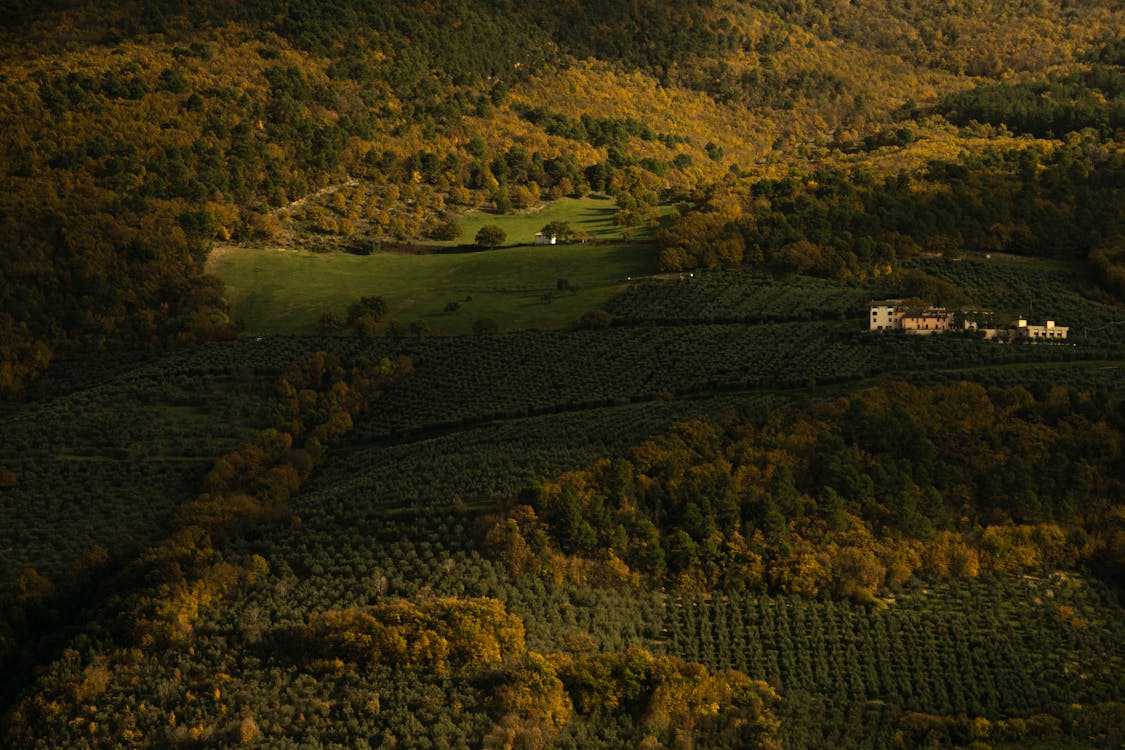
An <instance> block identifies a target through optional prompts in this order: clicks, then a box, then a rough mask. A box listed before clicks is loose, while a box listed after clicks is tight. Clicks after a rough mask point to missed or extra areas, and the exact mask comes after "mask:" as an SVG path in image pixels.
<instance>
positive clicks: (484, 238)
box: [475, 224, 508, 247]
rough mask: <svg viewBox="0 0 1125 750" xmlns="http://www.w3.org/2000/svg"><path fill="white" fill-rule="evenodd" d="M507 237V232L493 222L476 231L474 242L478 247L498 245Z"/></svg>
mask: <svg viewBox="0 0 1125 750" xmlns="http://www.w3.org/2000/svg"><path fill="white" fill-rule="evenodd" d="M507 239H508V234H507V233H506V232H505V231H504V230H503V229H501V228H500V227H498V226H496V225H495V224H485V225H484V226H483V227H481V228H480V231H478V232H477V236H476V240H475V242H476V244H477V246H479V247H500V246H501V245H503V244H504V241H505V240H507Z"/></svg>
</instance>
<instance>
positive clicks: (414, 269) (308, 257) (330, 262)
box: [207, 244, 656, 334]
mask: <svg viewBox="0 0 1125 750" xmlns="http://www.w3.org/2000/svg"><path fill="white" fill-rule="evenodd" d="M655 268H656V251H655V249H654V248H653V247H651V246H648V245H591V244H587V245H554V246H523V247H504V248H500V249H497V250H488V251H480V252H465V253H456V252H455V253H434V254H425V255H410V254H404V253H376V254H374V255H368V256H359V255H348V254H345V253H311V252H302V251H277V250H267V249H255V248H246V247H238V246H220V247H219V248H217V249H216V251H214V252H213V253H212V256H211V258H210V259H209V261H208V264H207V270H208V272H210V273H213V274H215V275H216V276H218V277H219V278H220V279H222V280H223V282H224V283H225V284H226V285H227V296H228V298H229V299H230V302H231V308H232V315H233V317H234V318H235V319H236V320H241V321H242V322H243V324H244V325H245V327H246V331H247V332H248V333H311V332H312V331H313V330H314V329H315V327H316V324H317V321H318V320H319V318H320V316H321V314H323V313H325V312H328V311H333V312H336V313H339V314H341V315H344V314H346V311H347V307H348V305H349V304H351V303H352V302H354V301H356V300H357V299H359V298H360V297H365V296H370V295H378V296H382V297H383V298H384V300H386V302H387V307H388V313H387V319H388V320H401V321H403V322H409V321H414V320H422V321H424V322H425V323H426V324H427V325H428V326H429V327H430V329H431V330H433V331H434V332H435V333H439V334H459V333H469V332H471V331H472V327H473V323H474V322H475V321H477V320H480V319H482V318H491V319H493V320H495V321H496V322H497V324H498V325H499V327H500V329H501V330H517V329H524V328H557V327H561V326H565V325H568V324H570V323H572V322H573V321H575V320H576V319H577V318H579V317H580V316H581V315H582V314H583V313H584V312H586V311H587V310H590V309H591V308H594V307H597V306H599V305H600V304H602V303H603V302H604V301H605V300H606V299H608V298H609V297H610V296H612V295H613V294H615V293H616V292H617V291H619V290H620V288H621V284H622V280H623V279H624V278H625V277H626V276H640V275H644V274H649V273H652V272H653V271H654V270H655ZM559 279H566V280H568V281H569V282H570V283H571V284H572V285H576V286H578V287H580V289H579V291H578V292H577V293H571V292H568V291H558V289H557V284H558V280H559ZM546 295H550V298H549V299H548V298H547V297H546ZM470 298H471V299H470ZM450 302H457V303H458V304H459V305H460V309H458V310H457V311H456V312H445V308H446V306H447V305H448V304H449V303H450Z"/></svg>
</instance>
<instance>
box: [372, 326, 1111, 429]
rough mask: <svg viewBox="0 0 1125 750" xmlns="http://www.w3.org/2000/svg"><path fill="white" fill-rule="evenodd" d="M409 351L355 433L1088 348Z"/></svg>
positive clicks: (868, 338) (504, 345)
mask: <svg viewBox="0 0 1125 750" xmlns="http://www.w3.org/2000/svg"><path fill="white" fill-rule="evenodd" d="M409 351H411V352H412V353H413V354H414V355H415V363H416V366H417V372H416V373H415V374H414V375H413V376H412V377H411V378H410V379H409V380H408V381H406V382H404V383H403V384H402V386H401V387H399V388H396V389H394V390H393V391H391V392H389V393H387V394H386V396H385V397H384V398H383V399H382V400H381V401H380V402H379V403H378V404H377V405H376V406H375V408H373V409H372V410H370V411H369V412H368V413H367V414H366V415H365V417H364V418H363V420H361V421H360V423H359V424H358V425H357V430H356V433H355V438H356V439H358V440H361V441H362V440H371V439H374V438H380V437H385V436H390V435H404V434H410V433H411V432H414V431H416V430H419V429H421V428H424V427H429V426H435V425H447V426H455V425H459V424H461V425H464V424H469V423H472V422H475V421H479V420H484V419H495V418H503V419H512V418H518V417H524V416H529V415H535V414H546V413H551V412H555V411H562V410H573V409H588V408H591V407H600V406H605V405H608V404H612V403H620V402H623V401H625V400H630V399H633V400H644V399H649V398H658V397H663V396H666V395H668V394H674V395H681V396H682V395H687V394H695V393H701V392H712V391H724V390H743V389H775V388H793V387H805V386H806V385H809V384H812V383H816V384H821V385H823V384H829V383H838V382H847V381H852V380H856V379H860V378H864V377H869V376H873V375H883V374H889V373H900V372H909V371H912V370H923V369H932V368H934V367H937V366H941V367H950V366H966V365H978V364H1002V363H1011V362H1039V361H1068V360H1071V359H1078V358H1086V357H1089V356H1093V354H1094V353H1093V352H1090V351H1088V350H1083V349H1078V348H1075V347H1057V346H998V345H994V344H992V343H989V342H983V341H979V340H976V339H972V338H967V337H955V336H931V337H915V336H896V335H884V336H878V335H876V336H872V335H869V334H866V333H859V332H856V330H855V327H854V326H853V325H850V324H841V323H805V324H798V323H781V324H772V325H757V326H751V325H742V324H732V325H698V326H683V327H671V326H668V327H665V326H652V327H644V326H642V327H625V328H610V329H608V330H605V331H599V332H559V333H556V334H550V335H549V334H509V335H503V336H495V337H486V338H482V339H478V340H476V341H467V340H464V339H434V340H432V341H428V342H423V343H422V344H420V345H417V346H414V347H411V348H410V349H409ZM591 362H593V363H596V365H594V366H591V365H590V363H591Z"/></svg>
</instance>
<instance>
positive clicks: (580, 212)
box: [431, 197, 672, 245]
mask: <svg viewBox="0 0 1125 750" xmlns="http://www.w3.org/2000/svg"><path fill="white" fill-rule="evenodd" d="M671 208H672V207H671V206H658V207H657V211H658V212H660V213H667V212H668V211H670V210H671ZM616 216H617V204H616V203H615V202H614V201H613V200H612V199H610V198H589V197H587V198H561V199H559V200H557V201H554V202H552V203H548V204H546V205H545V206H544V207H543V208H540V209H537V210H530V211H525V212H520V213H512V214H493V213H489V212H488V211H481V210H475V211H469V212H468V213H467V214H465V215H464V216H463V217H462V218H461V236H460V238H458V239H457V240H454V241H452V242H434V243H431V244H436V245H459V244H472V242H473V238H475V237H476V236H477V231H478V230H479V229H480V228H481V227H483V226H484V225H485V224H495V225H496V226H498V227H500V228H501V229H503V230H504V232H505V233H506V234H507V235H508V239H507V242H506V244H509V245H530V244H531V243H532V242H534V241H535V233H536V232H538V231H539V230H540V229H542V228H543V227H544V226H546V225H547V224H549V223H550V222H552V221H566V222H570V227H571V229H576V230H581V231H584V232H586V234H587V235H588V236H589V238H590V239H592V240H637V239H648V238H649V237H650V236H651V235H652V231H651V230H650V229H649V228H648V227H646V226H638V227H622V226H621V225H619V224H618V223H617V222H616Z"/></svg>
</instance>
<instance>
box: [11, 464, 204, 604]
mask: <svg viewBox="0 0 1125 750" xmlns="http://www.w3.org/2000/svg"><path fill="white" fill-rule="evenodd" d="M210 464H211V461H210V460H204V461H183V462H161V463H148V462H140V463H131V462H124V461H112V462H109V461H52V460H38V461H35V462H28V464H26V465H25V466H24V473H23V474H22V476H21V478H20V483H19V484H18V485H17V486H16V487H14V488H12V489H9V490H6V491H4V492H0V518H2V519H3V523H0V550H3V555H4V557H5V558H7V560H8V561H9V562H11V563H13V564H14V565H17V566H21V567H22V566H25V565H27V566H31V567H34V568H35V569H36V570H37V571H38V572H39V573H41V574H43V575H45V576H47V577H49V578H51V579H52V580H56V581H57V582H58V583H60V584H61V583H65V582H66V577H67V575H68V574H69V573H70V572H73V571H75V570H77V569H79V568H81V567H82V566H83V563H82V562H81V559H80V558H81V556H82V555H85V554H88V553H90V552H91V551H92V550H93V549H94V548H95V547H98V546H100V547H102V548H105V549H106V550H111V551H112V553H113V555H114V556H118V555H128V554H130V553H131V552H136V551H137V547H138V546H139V545H141V544H143V543H144V542H145V541H147V540H151V539H154V538H155V537H157V536H159V535H160V534H161V533H162V531H163V525H164V523H165V521H166V520H167V518H168V516H169V514H170V513H171V512H172V509H173V508H174V507H175V506H176V504H177V502H180V501H183V500H185V499H187V498H189V497H191V495H192V494H193V493H195V492H196V491H197V490H198V487H199V483H200V481H202V478H203V476H204V474H205V473H206V472H207V470H208V468H210Z"/></svg>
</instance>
